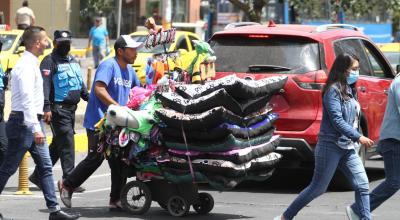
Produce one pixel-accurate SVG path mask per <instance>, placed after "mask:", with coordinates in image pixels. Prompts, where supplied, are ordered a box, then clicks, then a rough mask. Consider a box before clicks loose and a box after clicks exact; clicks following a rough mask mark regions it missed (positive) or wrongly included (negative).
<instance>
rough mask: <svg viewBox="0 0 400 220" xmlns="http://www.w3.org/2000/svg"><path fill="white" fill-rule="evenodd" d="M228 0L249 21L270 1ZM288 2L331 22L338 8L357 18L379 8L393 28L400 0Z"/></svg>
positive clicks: (258, 16) (257, 19) (257, 17)
mask: <svg viewBox="0 0 400 220" xmlns="http://www.w3.org/2000/svg"><path fill="white" fill-rule="evenodd" d="M229 1H230V2H231V3H232V4H233V5H235V6H236V7H237V8H239V9H240V10H242V11H243V12H244V13H245V15H246V16H247V17H248V19H249V20H250V21H255V22H260V21H261V13H262V9H263V8H264V7H265V6H267V5H268V3H269V2H270V1H269V0H229ZM278 2H279V1H278ZM280 2H281V1H280ZM289 4H290V6H291V8H292V10H294V12H295V14H298V15H300V17H302V18H306V19H310V20H312V19H321V18H328V17H329V18H330V20H331V21H332V22H337V15H338V13H339V11H340V10H343V11H344V12H345V14H346V15H351V16H350V17H351V18H353V19H358V18H361V17H363V16H366V15H368V14H369V13H371V12H372V11H374V10H376V9H377V8H380V9H382V10H384V11H387V12H388V13H389V14H390V16H391V18H392V21H393V26H394V28H395V29H396V28H397V27H398V26H399V23H400V0H289ZM324 9H329V10H328V11H327V10H324Z"/></svg>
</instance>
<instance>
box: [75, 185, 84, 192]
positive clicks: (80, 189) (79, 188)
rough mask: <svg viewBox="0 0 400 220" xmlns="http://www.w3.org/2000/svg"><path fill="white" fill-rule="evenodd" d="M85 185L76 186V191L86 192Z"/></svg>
mask: <svg viewBox="0 0 400 220" xmlns="http://www.w3.org/2000/svg"><path fill="white" fill-rule="evenodd" d="M85 190H86V189H85V187H83V186H78V187H76V188H75V189H74V192H75V193H83V192H85Z"/></svg>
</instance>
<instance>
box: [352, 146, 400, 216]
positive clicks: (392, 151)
mask: <svg viewBox="0 0 400 220" xmlns="http://www.w3.org/2000/svg"><path fill="white" fill-rule="evenodd" d="M378 151H379V152H380V154H381V155H382V156H383V162H384V164H385V174H386V179H385V181H383V182H382V183H381V184H379V185H378V186H377V187H376V188H375V189H374V190H373V191H372V192H371V193H370V204H371V205H370V206H371V212H372V211H373V210H375V209H376V208H378V207H379V206H380V205H381V204H382V203H383V202H385V201H386V200H387V199H389V198H390V197H391V196H393V195H394V194H395V193H396V192H397V191H398V190H399V189H400V141H398V140H395V139H384V140H381V141H379V144H378ZM351 208H352V209H353V211H354V212H355V213H356V214H357V215H359V211H358V209H357V205H356V204H353V205H351Z"/></svg>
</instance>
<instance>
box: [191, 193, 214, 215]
mask: <svg viewBox="0 0 400 220" xmlns="http://www.w3.org/2000/svg"><path fill="white" fill-rule="evenodd" d="M193 208H194V210H195V211H196V212H197V213H199V214H202V215H204V214H207V213H209V212H210V211H211V210H212V209H213V208H214V199H213V197H212V196H211V195H210V194H209V193H199V200H198V201H197V202H196V203H195V204H193Z"/></svg>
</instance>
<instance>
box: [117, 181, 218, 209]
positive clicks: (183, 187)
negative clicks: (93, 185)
mask: <svg viewBox="0 0 400 220" xmlns="http://www.w3.org/2000/svg"><path fill="white" fill-rule="evenodd" d="M152 201H156V202H157V203H158V204H159V205H160V207H161V208H163V209H165V210H167V211H168V212H169V214H171V215H172V216H177V217H180V216H184V215H186V214H188V213H189V209H190V206H192V207H193V209H194V210H195V211H196V212H197V213H198V214H207V213H209V212H210V211H211V210H212V209H213V208H214V199H213V197H212V196H211V195H210V194H209V193H205V192H201V193H199V192H198V187H197V184H195V183H191V182H190V183H172V182H170V181H168V180H166V179H151V180H147V181H140V180H134V181H131V182H128V183H127V184H126V185H125V186H124V187H123V189H122V192H121V203H122V207H123V208H124V209H125V210H126V211H127V212H129V213H131V214H134V215H141V214H144V213H146V212H147V211H148V210H149V208H150V206H151V202H152Z"/></svg>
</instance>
